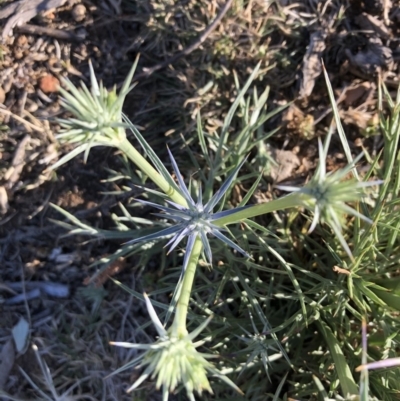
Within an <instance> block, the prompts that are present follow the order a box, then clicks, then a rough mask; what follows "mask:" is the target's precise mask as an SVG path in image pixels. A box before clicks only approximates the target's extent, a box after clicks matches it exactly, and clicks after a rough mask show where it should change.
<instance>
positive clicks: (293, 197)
mask: <svg viewBox="0 0 400 401" xmlns="http://www.w3.org/2000/svg"><path fill="white" fill-rule="evenodd" d="M299 206H304V202H303V201H302V198H301V195H300V194H298V193H292V194H290V195H287V196H284V197H283V198H279V199H274V200H272V201H270V202H266V203H261V204H259V205H254V206H252V207H249V208H248V209H244V210H240V211H239V212H236V213H232V214H230V215H229V216H225V217H221V218H220V219H217V220H215V221H213V224H214V225H216V226H218V227H222V226H226V225H228V224H233V223H238V222H239V221H243V220H245V219H249V218H251V217H255V216H260V215H262V214H266V213H271V212H274V211H276V210H283V209H289V208H292V207H299Z"/></svg>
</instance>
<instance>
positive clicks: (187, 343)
mask: <svg viewBox="0 0 400 401" xmlns="http://www.w3.org/2000/svg"><path fill="white" fill-rule="evenodd" d="M144 297H145V301H146V306H147V309H148V312H149V315H150V317H151V320H152V322H153V324H154V326H155V328H156V330H157V332H158V335H159V338H158V340H157V341H156V342H155V343H153V344H148V345H147V344H132V343H126V342H111V344H112V345H116V346H120V347H125V348H135V349H139V350H144V351H145V352H144V354H143V355H141V356H140V357H138V358H136V359H135V360H134V361H133V362H129V363H128V364H126V365H125V366H123V367H121V368H120V369H118V370H117V371H116V372H114V373H113V374H116V373H119V372H121V371H123V370H125V369H128V368H131V367H137V368H140V369H143V372H142V374H141V376H140V377H139V378H138V379H137V380H136V382H135V383H134V384H133V385H132V386H131V387H129V389H128V390H127V392H130V391H132V390H134V389H136V388H137V387H139V386H140V384H141V383H143V382H144V381H145V380H146V379H147V378H150V379H152V380H155V383H156V388H157V389H162V393H163V400H164V401H166V400H168V395H169V393H171V392H173V391H175V390H176V389H177V387H178V386H180V385H183V386H184V387H185V389H186V392H187V395H188V398H189V399H190V400H191V401H194V400H195V398H194V392H196V393H198V394H199V395H201V394H202V392H203V391H208V392H209V393H212V389H211V386H210V382H209V380H208V378H207V375H208V374H211V375H212V376H216V377H219V378H220V379H222V380H223V381H224V382H225V383H227V384H229V385H230V386H231V387H233V388H234V389H235V390H237V391H238V392H240V393H241V391H240V389H239V388H238V387H237V386H236V385H235V384H234V383H233V382H232V381H231V380H230V379H229V378H227V377H226V376H224V375H223V374H222V373H221V372H220V371H219V370H218V369H216V368H215V367H214V365H213V364H212V363H211V362H210V361H209V360H208V359H210V358H214V357H215V356H214V355H211V354H203V353H200V352H199V351H197V349H196V348H198V347H199V346H201V345H203V344H204V341H197V342H193V340H194V339H195V338H196V337H197V336H198V335H199V334H200V333H201V332H202V331H203V330H204V329H205V327H206V326H207V324H208V323H209V322H210V318H209V319H207V320H206V321H205V322H204V323H203V324H201V325H200V326H199V327H198V328H197V329H196V330H194V331H193V332H192V333H190V334H187V335H185V336H180V337H176V336H173V335H172V334H171V333H169V332H168V331H167V330H165V328H164V326H163V325H162V323H161V322H160V320H159V318H158V316H157V314H156V312H155V310H154V308H153V306H152V304H151V302H150V300H149V298H148V297H147V295H146V294H145V295H144Z"/></svg>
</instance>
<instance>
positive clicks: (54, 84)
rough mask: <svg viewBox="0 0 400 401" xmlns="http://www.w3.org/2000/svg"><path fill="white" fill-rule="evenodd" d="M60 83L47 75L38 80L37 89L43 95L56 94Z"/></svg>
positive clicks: (52, 76)
mask: <svg viewBox="0 0 400 401" xmlns="http://www.w3.org/2000/svg"><path fill="white" fill-rule="evenodd" d="M59 86H60V81H59V80H58V79H57V78H56V77H55V76H54V75H50V74H47V75H45V76H44V77H42V78H40V80H39V88H40V90H41V91H42V92H43V93H52V92H57V90H58V87H59Z"/></svg>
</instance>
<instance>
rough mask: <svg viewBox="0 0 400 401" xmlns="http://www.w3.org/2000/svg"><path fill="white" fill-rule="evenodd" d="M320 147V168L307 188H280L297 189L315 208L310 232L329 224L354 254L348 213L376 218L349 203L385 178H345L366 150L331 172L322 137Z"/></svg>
mask: <svg viewBox="0 0 400 401" xmlns="http://www.w3.org/2000/svg"><path fill="white" fill-rule="evenodd" d="M318 149H319V165H318V169H317V171H316V173H315V175H314V176H313V177H312V178H311V180H310V181H309V182H308V183H307V184H306V185H305V186H304V187H303V188H297V187H289V186H282V185H279V186H277V188H279V189H281V190H284V191H289V192H297V193H298V194H299V195H300V196H301V197H302V202H303V205H304V206H305V207H306V208H307V209H309V210H312V211H313V212H314V218H313V222H312V224H311V227H310V229H309V232H312V231H313V230H314V229H315V227H316V226H317V224H318V223H319V222H320V221H322V222H325V223H327V224H329V225H330V226H331V227H332V229H333V231H334V233H335V235H336V236H337V238H338V239H339V241H340V243H341V245H342V246H343V248H344V250H345V251H346V253H347V254H348V255H349V256H350V258H352V257H353V256H352V253H351V251H350V248H349V246H348V244H347V242H346V240H345V238H344V236H343V234H342V227H344V226H345V224H346V219H345V216H346V215H353V216H355V217H357V218H359V219H361V220H363V221H365V222H367V223H369V224H372V220H371V219H369V218H368V217H366V216H364V215H363V214H361V213H360V212H358V211H357V210H355V209H353V208H352V207H350V206H348V205H347V204H346V203H347V202H357V201H360V200H362V198H363V197H364V196H365V194H364V188H366V187H370V186H374V185H379V184H381V183H382V181H368V182H362V181H357V180H355V179H351V180H345V178H346V176H347V175H348V174H349V173H350V172H351V170H352V169H354V168H355V164H356V163H357V162H358V160H359V159H360V158H361V157H362V154H360V155H359V156H358V157H357V158H356V159H354V161H353V162H352V163H350V164H348V165H347V166H346V167H345V168H343V169H339V170H337V171H335V172H331V173H327V172H326V167H325V164H326V156H327V152H326V150H324V147H323V145H322V143H321V140H319V141H318Z"/></svg>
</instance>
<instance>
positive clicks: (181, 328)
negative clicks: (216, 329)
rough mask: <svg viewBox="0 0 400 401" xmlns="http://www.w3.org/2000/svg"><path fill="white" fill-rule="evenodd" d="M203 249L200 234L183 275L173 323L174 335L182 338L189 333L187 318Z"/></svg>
mask: <svg viewBox="0 0 400 401" xmlns="http://www.w3.org/2000/svg"><path fill="white" fill-rule="evenodd" d="M202 250H203V244H202V242H201V239H200V236H197V237H196V240H195V242H194V245H193V248H192V251H191V253H190V256H189V263H188V265H187V268H186V271H185V275H184V276H183V281H182V287H181V293H180V294H179V299H178V303H177V306H176V314H175V318H174V322H173V324H172V336H173V337H178V338H180V337H183V336H185V335H187V330H186V318H187V312H188V308H189V301H190V294H191V292H192V286H193V281H194V276H195V273H196V268H197V263H198V261H199V257H200V253H201V251H202Z"/></svg>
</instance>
